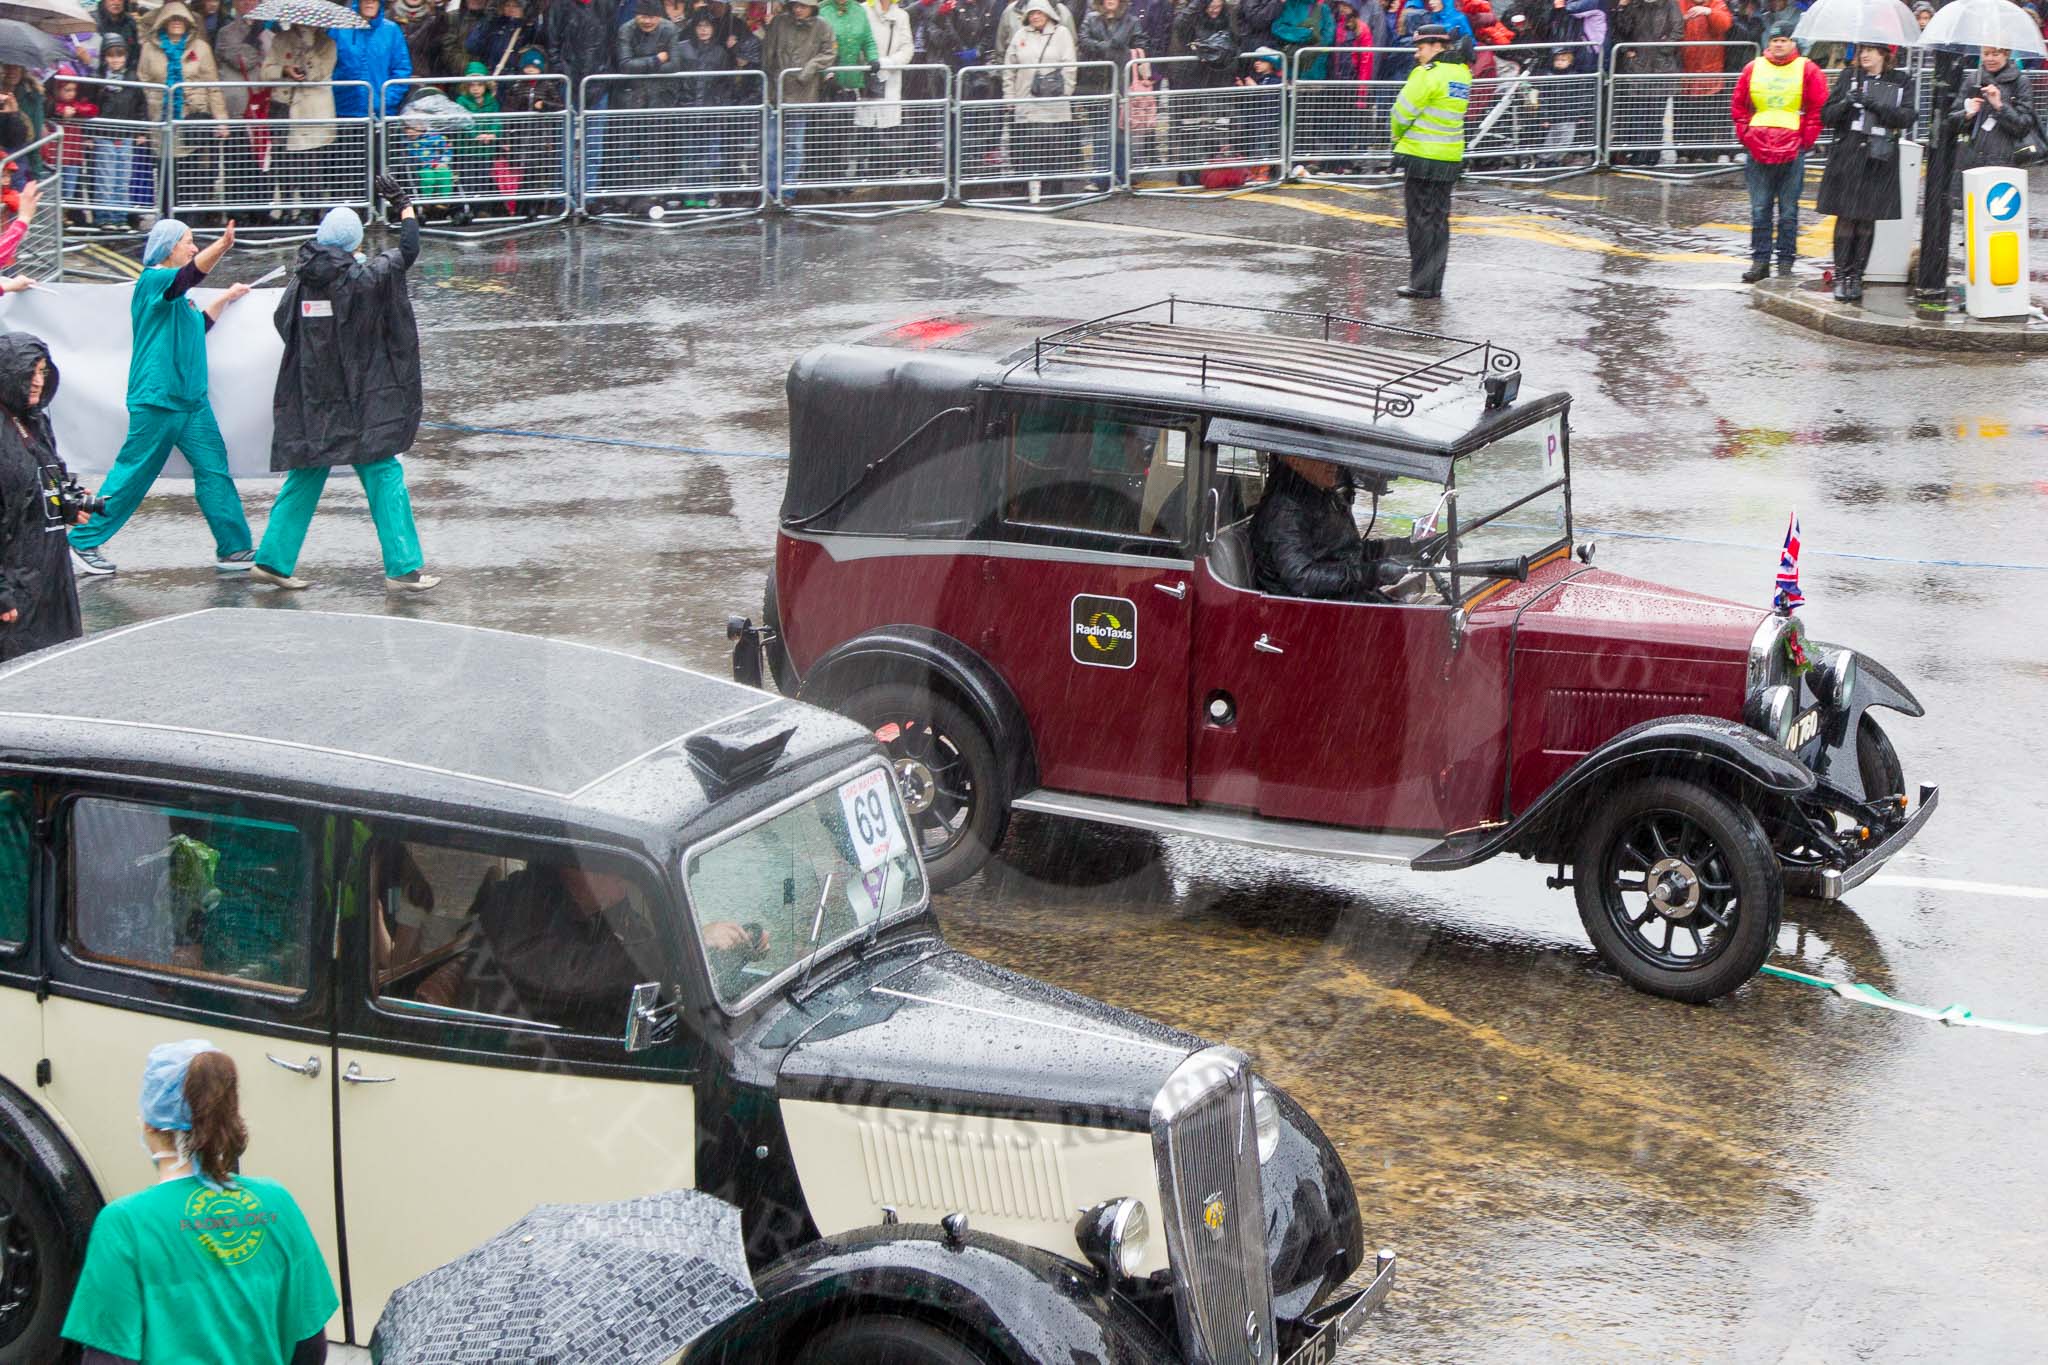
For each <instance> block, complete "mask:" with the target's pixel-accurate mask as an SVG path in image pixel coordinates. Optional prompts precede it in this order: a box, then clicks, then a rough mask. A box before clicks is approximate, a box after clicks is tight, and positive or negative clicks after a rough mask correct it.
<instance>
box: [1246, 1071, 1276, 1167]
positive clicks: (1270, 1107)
mask: <svg viewBox="0 0 2048 1365" xmlns="http://www.w3.org/2000/svg"><path fill="white" fill-rule="evenodd" d="M1252 1126H1253V1127H1254V1128H1256V1129H1257V1130H1258V1134H1259V1164H1260V1165H1261V1166H1263V1165H1265V1164H1266V1163H1267V1162H1269V1161H1271V1160H1272V1159H1273V1153H1275V1152H1277V1151H1279V1150H1280V1102H1279V1101H1278V1100H1276V1099H1274V1098H1273V1092H1272V1091H1270V1090H1268V1089H1266V1083H1265V1082H1264V1081H1257V1080H1255V1081H1253V1082H1252Z"/></svg>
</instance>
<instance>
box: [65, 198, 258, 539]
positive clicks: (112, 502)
mask: <svg viewBox="0 0 2048 1365" xmlns="http://www.w3.org/2000/svg"><path fill="white" fill-rule="evenodd" d="M234 244H235V225H234V223H233V222H229V224H228V225H227V230H226V231H224V232H222V233H221V235H220V236H219V237H217V238H215V239H214V240H213V241H212V242H210V243H208V244H207V245H206V246H205V247H204V248H201V247H199V246H198V245H197V244H196V243H194V242H193V240H192V229H190V228H188V227H186V226H185V225H184V224H183V223H181V222H179V221H178V220H177V219H175V218H164V219H160V220H158V222H157V225H156V226H155V227H154V228H151V229H150V233H149V239H148V241H147V242H145V243H144V244H143V248H142V265H143V271H142V274H141V275H140V276H138V277H137V278H136V281H135V293H134V294H133V295H132V296H131V297H130V299H129V303H128V317H129V320H130V323H131V325H132V326H133V328H134V348H133V351H132V353H131V354H130V356H129V359H128V439H127V440H126V441H124V442H122V444H121V453H120V454H119V455H117V456H115V457H114V467H113V469H112V470H111V471H109V472H108V474H107V478H106V482H105V483H103V484H101V485H100V496H101V497H102V498H104V499H106V503H107V508H106V510H105V511H104V512H100V513H98V514H96V515H95V516H94V517H93V518H92V520H90V521H88V522H86V524H85V525H83V526H78V527H74V528H73V529H72V531H71V557H72V564H73V567H75V568H76V569H77V570H78V572H80V573H83V574H92V575H96V576H98V575H105V574H110V573H112V572H114V565H113V563H112V561H110V560H109V559H107V557H106V556H105V555H103V554H101V553H100V547H101V546H102V545H104V544H106V543H107V542H108V541H109V540H111V539H113V537H114V534H115V532H117V531H119V530H120V529H121V528H122V527H123V526H126V525H127V524H128V518H129V517H131V516H133V515H134V514H135V509H136V508H137V507H139V506H140V505H141V504H142V499H143V497H144V496H145V495H146V494H147V493H148V492H149V490H150V487H151V485H153V484H154V483H155V482H156V478H157V475H159V474H161V473H162V472H163V468H164V461H166V460H168V459H169V458H170V457H171V448H172V447H173V446H176V447H177V449H178V450H179V452H180V453H182V454H183V455H184V457H185V463H187V464H189V465H191V466H192V484H193V490H192V491H193V494H194V495H195V496H196V497H197V498H198V499H199V512H200V515H202V516H204V517H205V518H206V524H207V526H208V527H209V528H210V529H211V530H212V531H213V546H214V568H215V569H216V570H218V571H220V572H222V573H231V572H247V571H248V569H249V566H250V565H251V564H253V563H254V562H255V559H256V553H255V550H254V549H253V548H252V545H251V541H250V536H249V518H248V517H247V515H245V514H244V513H243V511H242V495H241V492H240V491H239V490H238V489H236V487H235V480H234V478H233V476H232V475H230V474H229V473H228V448H227V443H226V442H225V441H223V440H222V439H221V434H220V425H219V424H218V423H217V422H215V421H214V420H213V407H212V404H211V403H210V402H209V401H208V399H207V390H206V334H207V333H208V332H209V331H211V330H212V329H213V324H214V323H216V322H218V321H219V320H220V315H221V312H222V311H223V310H224V309H226V308H227V307H228V306H229V305H230V304H232V303H234V302H235V300H237V299H239V298H241V297H242V296H243V295H245V294H247V293H248V292H249V286H248V285H246V284H235V285H230V286H229V287H228V288H227V289H226V290H224V291H222V293H221V294H220V296H219V297H217V298H215V299H214V300H213V302H211V303H209V304H207V305H206V307H205V308H204V309H201V308H198V307H196V306H194V304H193V302H192V300H191V298H189V297H188V295H189V293H190V291H191V290H192V288H193V287H194V286H195V285H198V284H199V283H201V282H202V281H204V280H205V279H206V277H207V275H208V274H210V273H211V272H212V270H213V268H214V267H215V266H217V265H219V264H220V261H221V257H223V256H225V255H227V254H228V251H229V249H230V248H232V247H233V246H234Z"/></svg>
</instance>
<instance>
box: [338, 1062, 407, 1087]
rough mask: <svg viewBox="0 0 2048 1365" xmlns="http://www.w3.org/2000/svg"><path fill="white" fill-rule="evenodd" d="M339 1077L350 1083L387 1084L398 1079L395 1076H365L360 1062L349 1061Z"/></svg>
mask: <svg viewBox="0 0 2048 1365" xmlns="http://www.w3.org/2000/svg"><path fill="white" fill-rule="evenodd" d="M341 1078H342V1079H343V1080H344V1081H347V1082H348V1083H349V1084H350V1085H389V1084H391V1083H392V1082H393V1081H395V1080H397V1079H398V1077H396V1076H365V1075H364V1074H363V1068H362V1064H361V1063H360V1062H350V1063H349V1064H348V1070H346V1071H344V1072H342V1073H341Z"/></svg>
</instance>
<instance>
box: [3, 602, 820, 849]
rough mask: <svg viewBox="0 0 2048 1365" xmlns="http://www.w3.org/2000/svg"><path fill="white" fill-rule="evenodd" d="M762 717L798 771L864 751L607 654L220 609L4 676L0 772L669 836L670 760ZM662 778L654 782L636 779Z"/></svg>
mask: <svg viewBox="0 0 2048 1365" xmlns="http://www.w3.org/2000/svg"><path fill="white" fill-rule="evenodd" d="M768 708H782V709H783V710H784V711H787V712H788V713H789V716H788V719H789V723H790V724H792V725H794V726H796V727H797V728H798V730H799V732H800V733H799V735H798V737H796V738H793V739H792V741H791V744H790V749H789V753H790V755H791V757H792V759H795V758H796V757H797V756H799V755H801V754H802V753H804V752H807V751H808V749H812V748H815V747H817V746H818V745H819V744H821V743H822V744H825V745H828V746H831V745H835V744H837V743H844V742H846V741H847V740H849V739H857V738H859V737H860V732H859V731H858V728H857V727H854V726H851V725H850V724H847V723H844V722H835V721H834V719H833V718H831V717H827V716H824V713H821V712H815V711H813V710H812V709H811V708H808V707H801V706H798V705H797V704H795V703H792V702H787V701H784V700H782V699H780V698H777V697H773V696H770V695H768V694H766V693H763V692H760V691H757V690H755V689H753V688H748V687H742V686H739V685H738V684H736V683H731V682H726V681H724V680H723V679H720V678H715V677H712V676H710V675H708V674H704V673H698V672H695V671H693V670H691V669H687V668H682V667H680V666H678V665H675V664H668V663H662V662H658V661H656V660H652V659H645V658H641V657H638V656H636V655H632V654H626V653H623V652H621V651H618V650H614V649H609V648H605V647H603V646H597V645H588V644H581V643H575V642H570V641H563V640H548V639H542V638H539V637H536V636H529V635H517V634H512V633H509V632H505V631H497V630H487V629H483V628H479V627H474V626H466V625H456V624H450V623H444V622H438V621H423V620H417V619H412V618H407V617H400V616H356V615H341V614H334V613H326V612H309V611H296V610H254V609H217V610H211V611H201V612H194V613H191V614H189V615H184V616H174V617H164V618H160V619H157V620H152V621H145V622H143V623H141V624H139V625H135V626H130V627H127V628H126V629H122V630H116V631H111V632H108V633H106V634H104V635H98V636H93V637H90V638H88V639H86V640H83V641H81V642H79V643H77V644H74V645H69V646H64V647H60V648H56V649H50V650H45V651H42V652H40V653H37V654H32V655H29V656H27V657H26V658H23V659H20V660H17V661H16V662H14V663H12V664H10V665H8V666H7V667H5V668H4V669H0V757H5V758H9V759H14V760H17V761H20V760H24V759H25V760H27V761H30V762H35V761H38V760H40V761H44V762H51V761H58V762H62V761H65V760H69V761H73V762H83V763H85V764H87V765H90V766H104V767H107V768H109V769H112V770H118V771H122V772H126V773H131V774H134V775H150V774H158V775H166V776H177V775H179V774H180V773H183V774H184V775H186V776H188V777H192V778H195V779H197V778H205V779H216V780H217V779H219V778H222V777H227V776H230V775H234V776H240V777H242V778H245V779H248V780H252V781H255V782H258V783H259V784H261V785H262V787H263V789H265V790H272V791H280V792H282V791H285V790H293V791H297V792H300V793H313V794H318V793H322V792H326V793H333V794H353V795H359V796H361V795H367V796H371V797H373V798H378V799H380V800H382V801H383V802H386V803H389V802H393V801H396V802H399V803H401V804H404V805H435V804H438V805H453V806H456V807H461V808H467V809H476V808H479V807H481V808H486V809H500V810H506V811H515V812H521V813H524V814H526V815H529V816H545V817H551V818H553V819H557V820H563V821H571V822H576V823H586V822H593V821H594V822H596V823H604V822H605V817H606V816H610V817H613V819H614V820H616V819H618V818H621V817H624V818H626V819H630V820H631V821H632V822H633V823H635V824H637V823H639V822H641V821H643V820H649V821H654V822H656V823H658V824H660V825H661V826H662V827H664V828H667V829H675V828H678V827H679V825H680V823H681V822H682V821H683V820H686V819H688V818H689V817H690V816H691V815H692V814H694V813H697V812H701V811H702V809H703V808H704V806H705V805H706V804H707V802H708V800H709V797H708V795H707V793H706V789H705V784H704V782H703V780H702V779H701V777H700V776H699V774H698V773H697V771H696V770H695V769H694V768H693V767H692V765H691V764H690V763H689V761H688V760H687V759H686V758H685V756H684V755H683V752H682V747H681V746H682V741H683V740H684V739H685V738H687V737H688V736H690V735H692V734H695V733H700V732H702V731H705V730H707V729H711V728H714V727H717V726H719V725H720V724H721V723H723V722H726V721H730V720H732V719H733V718H735V717H737V716H741V715H746V714H748V713H753V712H759V713H761V716H762V717H767V716H769V715H770V714H771V713H770V712H769V710H768ZM749 723H750V724H752V723H754V722H753V720H750V722H749ZM657 765H658V766H659V767H660V768H661V770H662V780H660V781H658V782H650V781H647V780H645V778H646V776H647V774H646V772H645V770H646V769H649V768H650V767H654V766H657Z"/></svg>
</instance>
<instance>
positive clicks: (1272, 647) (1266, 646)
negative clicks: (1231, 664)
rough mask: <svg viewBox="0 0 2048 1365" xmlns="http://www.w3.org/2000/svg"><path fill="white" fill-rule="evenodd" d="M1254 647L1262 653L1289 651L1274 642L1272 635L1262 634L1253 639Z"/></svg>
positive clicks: (1283, 652)
mask: <svg viewBox="0 0 2048 1365" xmlns="http://www.w3.org/2000/svg"><path fill="white" fill-rule="evenodd" d="M1252 648H1253V649H1256V650H1257V651H1259V653H1261V654H1285V653H1286V652H1287V651H1286V650H1284V649H1282V648H1280V646H1278V645H1276V644H1274V643H1273V640H1272V637H1271V636H1267V635H1261V636H1260V637H1259V638H1258V639H1256V640H1254V641H1252Z"/></svg>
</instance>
